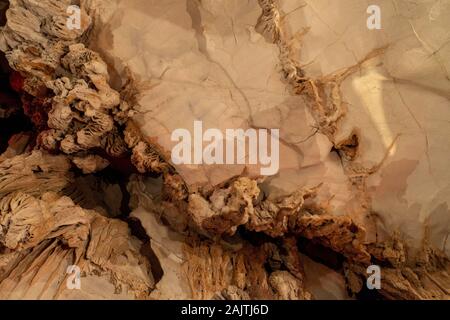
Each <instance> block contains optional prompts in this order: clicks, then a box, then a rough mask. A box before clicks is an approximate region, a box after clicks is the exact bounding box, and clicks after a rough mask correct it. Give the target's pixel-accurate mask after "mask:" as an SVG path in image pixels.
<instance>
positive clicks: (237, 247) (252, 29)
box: [0, 0, 450, 300]
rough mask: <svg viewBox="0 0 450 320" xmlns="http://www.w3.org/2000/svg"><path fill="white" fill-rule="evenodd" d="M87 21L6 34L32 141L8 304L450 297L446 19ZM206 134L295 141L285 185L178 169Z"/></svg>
mask: <svg viewBox="0 0 450 320" xmlns="http://www.w3.org/2000/svg"><path fill="white" fill-rule="evenodd" d="M70 4H72V2H71V1H70V0H63V1H56V0H40V1H36V0H11V1H10V4H9V9H8V11H7V12H6V18H7V20H6V24H5V26H4V27H3V28H2V29H1V34H0V48H1V50H2V51H3V52H4V53H5V56H6V59H7V60H8V62H9V65H10V67H11V68H12V69H13V71H14V72H15V73H14V75H15V77H16V78H15V79H16V81H15V82H14V83H13V84H14V87H15V89H17V90H16V91H18V92H19V94H20V97H21V101H22V105H23V109H24V113H25V115H26V116H28V117H29V118H30V119H31V121H32V123H33V128H34V129H33V130H34V132H33V134H30V133H22V134H19V135H15V136H14V139H10V140H9V146H8V148H7V149H6V151H5V152H4V153H3V154H2V155H0V298H3V299H12V298H30V299H46V298H55V299H89V298H102V299H128V298H130V299H243V300H245V299H302V300H310V299H349V298H355V297H356V298H358V297H360V296H361V295H362V294H364V293H367V288H366V278H367V276H368V275H367V267H369V266H370V265H379V266H380V267H381V272H382V286H381V289H380V290H377V293H376V294H377V295H378V296H379V297H381V298H385V299H448V298H449V297H450V276H449V273H450V263H449V260H448V257H449V256H450V245H449V244H448V238H449V233H450V211H449V205H450V196H449V194H450V173H449V172H450V171H449V170H448V168H447V159H448V158H449V157H450V149H449V146H450V140H449V139H450V138H449V137H450V126H449V125H448V123H449V121H450V102H449V100H450V73H449V72H450V71H449V70H450V46H449V43H450V33H449V32H448V30H449V27H450V22H449V20H448V17H449V16H450V3H449V2H448V1H439V0H426V1H420V2H418V3H412V2H410V1H406V0H392V1H388V0H376V1H366V0H340V1H325V0H314V1H312V0H252V1H241V0H176V1H168V0H157V1H156V0H155V1H149V0H127V1H121V0H82V1H81V2H80V3H79V4H80V7H81V28H80V29H74V30H69V29H67V27H66V26H65V21H66V19H67V18H68V13H67V12H66V9H67V6H69V5H70ZM373 4H376V5H378V6H380V8H381V10H382V26H383V27H382V29H381V30H369V29H368V28H367V27H366V20H367V17H368V15H367V12H366V10H367V7H368V6H369V5H373ZM13 107H14V108H17V105H15V106H11V110H12V108H13ZM3 109H4V107H3V106H2V109H1V110H3ZM5 110H6V111H5V112H3V111H2V114H3V115H4V116H5V117H6V116H7V115H8V114H9V113H8V112H10V111H9V109H8V108H6V109H5ZM11 112H12V111H11ZM2 117H3V116H2ZM194 121H202V123H203V127H204V129H208V128H215V129H219V130H220V131H222V132H225V131H226V130H227V129H244V130H246V129H250V128H254V129H263V128H267V129H270V128H277V129H280V131H279V137H277V138H279V141H280V148H279V151H280V152H279V160H280V165H279V171H278V172H277V173H276V174H275V175H272V176H266V177H263V176H261V175H260V169H261V165H246V164H235V165H219V164H213V165H208V164H192V165H187V164H177V163H173V162H172V159H171V150H172V149H173V147H174V146H175V144H176V142H174V141H172V139H171V135H172V132H173V131H174V130H176V129H180V128H183V129H186V130H187V131H189V132H190V133H191V134H192V135H194V134H195V132H194ZM225 140H226V138H224V141H223V143H225V142H226V141H225ZM246 152H247V153H246V155H245V156H246V157H249V156H250V155H249V151H246ZM111 176H113V177H114V178H112V177H111ZM74 265H75V266H77V267H79V269H80V271H81V283H82V287H81V289H80V290H70V289H69V288H67V286H66V280H67V278H68V277H69V274H68V273H67V272H66V270H67V268H68V267H70V266H74ZM378 296H377V297H378Z"/></svg>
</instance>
